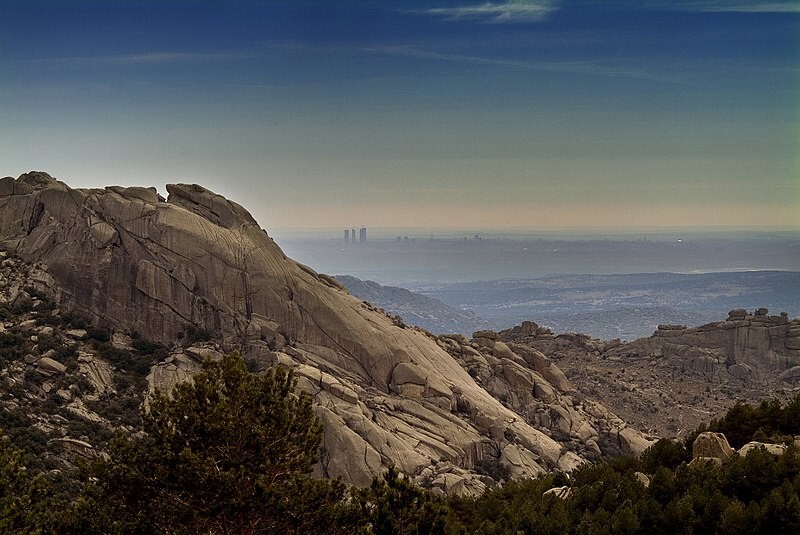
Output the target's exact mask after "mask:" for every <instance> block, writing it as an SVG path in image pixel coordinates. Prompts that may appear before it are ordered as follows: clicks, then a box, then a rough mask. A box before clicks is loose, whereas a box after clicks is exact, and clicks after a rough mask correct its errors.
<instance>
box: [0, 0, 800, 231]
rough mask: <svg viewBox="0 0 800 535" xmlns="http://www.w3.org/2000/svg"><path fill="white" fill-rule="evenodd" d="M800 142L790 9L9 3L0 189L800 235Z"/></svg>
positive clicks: (301, 220)
mask: <svg viewBox="0 0 800 535" xmlns="http://www.w3.org/2000/svg"><path fill="white" fill-rule="evenodd" d="M798 147H800V2H797V1H794V0H791V1H789V0H787V1H780V0H777V1H776V0H772V1H766V0H764V1H759V0H698V1H690V0H674V1H667V0H653V1H648V2H629V1H624V0H609V1H604V2H592V1H588V0H562V1H558V0H530V1H523V0H516V1H502V0H498V1H486V0H475V1H473V0H461V1H443V0H442V1H439V0H429V1H407V2H389V1H381V0H340V1H337V2H331V1H314V0H296V1H292V2H285V1H278V0H275V1H257V0H243V1H241V2H235V3H229V2H217V1H204V2H190V1H186V0H164V1H160V2H148V1H143V0H114V1H113V2H108V1H100V0H74V1H71V2H62V1H57V0H5V1H4V2H2V3H0V163H2V167H1V168H0V175H3V176H5V175H12V176H17V175H19V174H21V173H23V172H26V171H30V170H42V171H46V172H48V173H51V174H52V175H53V176H55V177H56V178H59V179H61V180H64V181H65V182H67V183H68V184H70V185H71V186H74V187H102V186H105V185H112V184H121V185H144V186H150V185H152V186H156V187H158V188H159V190H160V191H161V192H162V193H166V192H165V189H164V185H165V184H167V183H175V182H193V183H199V184H202V185H204V186H205V187H207V188H209V189H211V190H213V191H215V192H217V193H220V194H222V195H225V196H226V197H228V198H230V199H232V200H234V201H236V202H238V203H240V204H242V205H243V206H244V207H245V208H247V209H248V210H250V211H251V212H252V214H253V215H254V217H255V218H256V219H257V220H258V222H259V223H260V224H261V225H262V226H264V227H265V228H266V229H267V230H268V231H269V230H270V229H272V228H278V229H303V228H307V229H319V228H330V229H344V228H350V229H352V228H353V227H352V221H358V222H359V226H358V227H356V228H360V227H361V226H362V225H363V226H366V227H368V228H370V230H371V231H372V229H378V228H381V227H383V228H387V227H404V228H447V229H473V230H475V231H481V230H482V229H503V228H505V229H531V230H542V231H550V230H559V229H561V230H564V229H566V230H581V229H597V228H614V229H637V228H639V227H647V228H660V227H664V228H667V227H668V228H687V229H689V228H698V227H706V228H707V227H714V228H721V229H726V228H737V229H747V228H752V229H764V228H793V229H798V228H800V150H798ZM336 232H337V233H338V235H339V236H340V238H339V239H341V230H338V231H336Z"/></svg>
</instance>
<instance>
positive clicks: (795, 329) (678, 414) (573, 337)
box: [499, 308, 800, 436]
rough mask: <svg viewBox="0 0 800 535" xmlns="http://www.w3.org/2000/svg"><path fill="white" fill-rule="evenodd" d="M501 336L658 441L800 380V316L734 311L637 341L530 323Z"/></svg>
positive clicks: (785, 392) (787, 391)
mask: <svg viewBox="0 0 800 535" xmlns="http://www.w3.org/2000/svg"><path fill="white" fill-rule="evenodd" d="M499 339H500V340H502V341H504V342H506V343H508V344H516V345H521V346H524V347H528V348H531V349H535V350H538V351H541V352H542V353H544V354H546V355H547V356H548V357H549V358H551V359H552V360H553V361H554V362H555V363H556V364H558V366H559V367H560V368H561V369H562V370H563V371H564V373H565V374H566V375H567V377H568V378H569V379H570V381H571V382H572V383H573V384H575V385H576V387H577V388H578V389H579V390H580V391H581V392H582V393H583V394H584V395H588V396H590V397H594V398H595V399H596V400H597V401H600V402H601V403H602V404H603V405H604V406H606V407H608V408H609V409H611V410H612V411H613V412H614V413H615V414H617V415H618V416H620V417H622V418H623V419H625V421H626V422H627V423H628V424H630V425H632V426H634V427H637V428H639V429H646V430H647V431H648V432H649V433H651V434H653V435H656V436H679V435H681V434H684V433H686V432H689V431H692V430H694V429H695V428H696V427H697V426H698V425H699V424H700V423H703V422H707V421H708V420H710V419H711V418H713V417H716V416H718V415H720V414H722V413H724V412H725V411H726V410H727V409H728V408H729V407H730V406H731V405H732V404H733V403H734V401H735V400H737V399H739V400H742V401H748V402H753V403H757V402H760V401H762V400H765V399H770V398H772V397H775V396H778V397H781V396H783V397H790V396H791V392H792V391H794V390H795V389H796V388H797V386H798V385H797V383H798V381H800V353H799V352H798V350H797V349H795V348H796V347H797V346H798V345H800V318H794V319H791V318H789V316H788V314H786V313H781V314H777V315H771V314H769V311H768V310H767V309H765V308H761V309H757V310H755V311H753V312H748V311H745V310H743V309H735V310H732V311H731V312H730V313H729V315H728V317H727V318H726V319H725V320H723V321H718V322H712V323H708V324H705V325H702V326H699V327H686V326H683V325H660V326H659V328H658V329H657V330H656V332H654V333H653V335H652V336H650V337H647V338H640V339H638V340H634V341H632V342H627V343H626V342H622V341H620V340H598V339H595V338H592V337H590V336H587V335H584V334H577V333H561V334H555V333H553V332H551V331H550V330H549V329H546V328H543V327H540V326H539V325H537V324H536V323H534V322H531V321H526V322H523V323H522V324H521V325H518V326H516V327H514V328H512V329H508V330H505V331H502V332H500V333H499Z"/></svg>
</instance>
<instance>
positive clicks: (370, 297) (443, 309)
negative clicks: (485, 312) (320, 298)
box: [336, 275, 493, 335]
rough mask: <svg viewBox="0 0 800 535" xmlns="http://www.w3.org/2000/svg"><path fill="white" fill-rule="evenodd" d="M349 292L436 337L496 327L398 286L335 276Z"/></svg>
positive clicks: (463, 311) (472, 313) (462, 311)
mask: <svg viewBox="0 0 800 535" xmlns="http://www.w3.org/2000/svg"><path fill="white" fill-rule="evenodd" d="M336 280H338V281H339V282H341V283H342V284H344V285H345V286H346V287H347V289H348V291H349V292H350V293H351V294H353V295H355V296H356V297H358V298H359V299H363V300H364V301H368V302H370V303H372V304H373V305H375V306H378V307H380V308H383V309H385V310H386V311H387V312H389V313H392V314H396V315H399V316H400V317H401V318H403V321H404V322H406V323H408V324H409V325H414V326H417V327H422V328H423V329H425V330H427V331H430V332H432V333H435V334H446V333H456V334H464V335H467V334H471V333H473V332H475V331H479V330H481V329H487V328H490V327H493V326H492V324H491V323H490V322H489V321H487V320H485V319H482V318H479V317H478V316H477V315H476V314H475V313H474V312H472V311H471V310H462V309H460V308H456V307H452V306H449V305H447V304H445V303H443V302H441V301H439V300H438V299H434V298H432V297H428V296H426V295H423V294H421V293H417V292H412V291H410V290H406V289H405V288H399V287H397V286H384V285H381V284H378V283H377V282H375V281H364V280H361V279H358V278H356V277H351V276H349V275H336Z"/></svg>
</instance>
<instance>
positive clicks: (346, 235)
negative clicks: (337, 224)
mask: <svg viewBox="0 0 800 535" xmlns="http://www.w3.org/2000/svg"><path fill="white" fill-rule="evenodd" d="M349 241H350V229H349V228H346V229H344V242H345V243H348V242H349Z"/></svg>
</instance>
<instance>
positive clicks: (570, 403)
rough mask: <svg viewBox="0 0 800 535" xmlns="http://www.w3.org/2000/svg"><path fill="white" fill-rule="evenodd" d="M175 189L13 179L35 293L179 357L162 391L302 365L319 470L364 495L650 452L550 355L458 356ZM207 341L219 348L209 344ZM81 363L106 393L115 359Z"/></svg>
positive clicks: (199, 196) (6, 238)
mask: <svg viewBox="0 0 800 535" xmlns="http://www.w3.org/2000/svg"><path fill="white" fill-rule="evenodd" d="M167 191H169V199H167V200H165V199H164V198H162V197H160V196H159V195H158V193H157V192H156V191H155V189H153V188H149V189H148V188H136V187H134V188H122V187H109V188H105V189H72V188H69V187H68V186H66V185H65V184H63V183H61V182H59V181H57V180H54V179H53V178H52V177H50V176H49V175H47V174H45V173H39V172H32V173H27V174H24V175H22V176H21V177H19V178H18V179H13V178H10V177H7V178H4V179H2V180H0V244H2V246H3V247H4V248H5V249H7V250H9V251H11V252H13V253H15V254H16V255H18V256H19V257H20V258H21V259H22V260H24V261H25V262H26V263H28V264H31V265H33V269H31V270H30V273H29V280H28V281H27V283H28V284H30V285H31V286H32V287H34V288H35V289H36V291H38V292H42V293H43V294H46V295H48V296H50V298H52V299H53V300H54V301H55V302H57V303H58V305H59V306H61V307H62V308H64V309H69V310H76V311H78V312H80V313H82V314H85V315H86V316H88V317H89V318H91V320H92V322H93V323H94V324H96V325H101V326H103V327H105V328H108V329H110V330H114V331H118V332H127V333H134V332H137V333H146V335H147V336H148V337H149V338H150V339H153V340H155V341H157V342H161V343H163V344H165V345H167V346H171V347H173V348H174V350H173V354H172V355H171V356H170V357H169V358H168V359H167V360H165V361H164V362H161V363H159V364H158V365H157V366H155V367H154V368H153V369H152V370H151V373H150V376H149V378H148V380H149V382H150V385H151V387H153V388H155V387H159V388H162V389H166V390H168V389H169V388H170V387H171V386H172V385H173V384H175V382H176V381H179V380H182V379H185V378H186V377H188V376H189V375H190V374H191V373H192V372H193V371H194V370H195V369H197V366H198V365H199V362H200V361H201V360H202V359H203V358H205V357H212V358H213V357H214V355H215V354H217V353H218V352H220V351H227V350H234V349H235V350H240V351H242V352H243V353H244V354H245V355H246V356H247V357H248V358H249V359H250V360H251V361H252V362H253V363H255V365H257V366H271V365H275V364H282V365H285V366H289V367H292V368H293V369H294V370H295V373H296V375H297V377H298V386H299V387H300V388H301V389H302V390H304V391H306V392H308V393H309V394H311V395H312V396H313V398H314V401H315V403H316V407H317V412H318V414H319V416H320V418H321V419H322V420H323V422H324V424H325V437H324V447H325V450H326V452H327V453H326V455H325V456H324V458H323V462H322V463H321V464H320V466H319V472H320V473H321V474H325V475H329V476H333V477H335V476H342V477H343V478H345V479H346V480H348V481H350V482H352V483H355V484H359V485H363V484H366V483H367V482H368V481H369V480H370V478H371V477H372V476H373V475H374V474H375V473H377V472H378V471H380V470H381V469H382V468H383V467H385V466H387V465H388V464H390V463H391V464H396V465H397V466H398V467H399V468H401V469H402V470H403V471H404V472H406V473H408V474H411V475H413V476H416V477H417V479H418V480H423V481H427V482H428V483H429V484H430V485H432V486H433V487H435V488H439V489H442V491H443V492H448V493H456V494H458V493H462V494H470V493H475V492H479V491H480V490H481V489H482V488H484V487H485V483H484V480H485V477H486V476H479V475H478V474H477V473H476V472H475V469H476V467H478V466H481V465H486V463H490V464H491V463H496V464H499V465H503V466H505V467H506V468H507V470H509V471H510V472H512V473H513V475H515V476H519V477H521V476H532V475H536V474H538V473H541V472H543V471H545V470H549V469H556V468H560V469H570V468H573V467H574V466H576V465H577V464H579V463H580V462H582V461H583V457H580V456H579V455H580V454H581V453H584V452H585V451H594V452H595V453H599V452H600V451H601V448H602V442H603V441H602V440H600V438H601V437H603V436H612V435H613V436H614V437H615V440H616V442H615V444H616V447H619V448H622V449H624V450H632V451H640V450H641V449H642V447H644V446H645V445H646V444H647V443H648V442H647V440H646V439H645V438H644V437H643V436H642V435H641V434H639V433H638V432H636V431H635V430H633V429H632V428H629V427H625V426H624V425H621V421H618V419H615V417H614V416H613V415H611V414H609V413H608V412H607V411H605V410H604V409H602V407H600V406H599V405H597V404H592V403H590V402H586V401H583V402H579V401H578V398H577V397H575V396H574V395H573V393H572V389H571V386H570V384H569V381H567V380H566V378H565V377H564V375H563V374H562V373H561V372H560V370H558V368H556V367H555V366H554V365H553V364H552V363H550V362H549V361H547V359H546V358H544V357H543V356H542V355H538V354H530V353H526V351H524V350H522V349H518V348H513V347H510V346H508V345H506V344H505V343H503V342H501V341H498V340H490V339H488V338H487V339H485V340H484V338H482V337H476V340H475V342H474V343H473V344H461V342H460V341H459V342H458V352H459V360H457V359H456V358H453V351H451V349H452V348H451V347H450V346H449V345H448V344H450V342H449V341H448V339H445V340H438V341H437V339H435V338H434V337H432V336H431V335H429V334H428V333H425V332H424V331H420V330H416V329H409V328H407V327H405V326H404V325H402V324H398V322H397V321H395V319H394V318H391V317H389V316H387V315H386V314H383V313H381V312H380V311H378V310H376V309H375V308H374V307H372V306H371V305H369V304H367V303H364V302H362V301H361V300H359V299H357V298H355V297H353V296H351V295H350V294H349V293H348V292H347V291H346V290H344V289H343V287H342V286H341V285H340V284H338V283H337V282H336V281H334V280H333V279H331V278H330V277H327V276H324V275H319V274H317V273H316V272H314V270H312V269H311V268H309V267H306V266H303V265H301V264H298V263H296V262H294V261H292V260H290V259H288V258H287V257H286V256H285V255H284V254H283V252H282V251H281V249H280V248H279V247H278V246H277V245H276V244H275V242H274V241H273V240H272V239H271V238H270V237H269V236H268V235H267V233H266V232H265V231H264V230H263V229H261V228H260V227H259V226H258V224H257V223H256V221H255V220H254V219H253V218H252V217H251V216H250V214H249V213H248V212H247V211H246V210H245V209H244V208H242V207H241V206H239V205H238V204H236V203H234V202H231V201H229V200H227V199H225V198H223V197H221V196H219V195H216V194H214V193H212V192H210V191H208V190H206V189H205V188H202V187H200V186H197V185H186V184H177V185H169V186H167ZM15 297H16V298H19V299H24V296H21V294H18V295H17V296H15ZM204 338H205V339H209V340H212V341H213V343H211V344H210V345H203V344H199V345H198V340H200V339H204ZM454 343H455V342H454ZM442 346H447V350H445V349H444V348H443V347H442ZM465 359H466V360H469V361H470V362H473V361H474V362H475V363H474V364H465V363H466V360H465ZM470 359H471V360H470ZM55 364H58V362H55ZM55 364H53V362H50V361H48V360H46V357H45V358H41V359H40V360H39V361H38V366H39V369H40V370H41V371H42V373H49V374H58V373H60V370H59V367H58V366H56V365H55ZM81 365H82V366H83V367H84V368H85V371H86V374H87V376H88V377H89V378H90V381H91V382H92V383H94V384H95V385H96V387H98V388H110V387H109V386H108V384H107V383H108V381H107V378H106V377H105V375H104V374H105V373H106V371H104V370H105V368H104V367H103V365H102V364H99V363H96V364H95V365H93V364H92V362H91V359H84V361H83V362H81ZM473 365H474V366H475V370H476V371H475V372H474V373H473V375H474V376H475V377H474V378H473V376H471V375H470V370H472V368H471V367H470V366H473ZM465 368H466V369H465ZM476 380H480V381H481V382H482V384H481V385H479V384H478V383H477V382H476ZM504 393H505V395H507V396H508V400H507V401H505V402H501V401H500V400H499V399H497V397H500V398H502V396H503V394H504ZM492 394H494V396H493V395H492ZM78 401H80V400H78ZM465 407H467V408H468V409H467V410H465V409H464V408H465ZM609 422H610V423H609ZM539 428H542V429H544V432H543V431H542V430H540V429H539ZM556 431H557V432H556ZM557 439H558V440H557ZM575 441H577V442H575ZM573 442H575V443H577V444H580V447H576V446H574V444H573ZM570 444H573V445H572V446H570ZM598 444H600V445H598ZM570 449H572V450H574V451H570ZM482 478H483V479H482Z"/></svg>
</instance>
